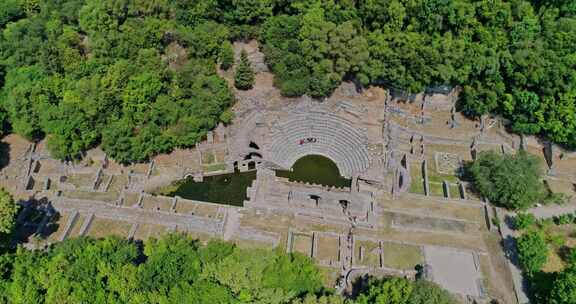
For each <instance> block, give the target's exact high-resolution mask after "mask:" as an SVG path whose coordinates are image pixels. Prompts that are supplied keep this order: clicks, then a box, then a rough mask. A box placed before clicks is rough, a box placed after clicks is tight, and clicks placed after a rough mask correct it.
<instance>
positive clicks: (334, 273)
mask: <svg viewBox="0 0 576 304" xmlns="http://www.w3.org/2000/svg"><path fill="white" fill-rule="evenodd" d="M317 267H318V270H319V271H320V275H321V276H322V283H323V284H324V286H325V287H327V288H333V287H334V286H336V280H337V279H338V276H339V275H340V269H338V268H332V267H324V266H317Z"/></svg>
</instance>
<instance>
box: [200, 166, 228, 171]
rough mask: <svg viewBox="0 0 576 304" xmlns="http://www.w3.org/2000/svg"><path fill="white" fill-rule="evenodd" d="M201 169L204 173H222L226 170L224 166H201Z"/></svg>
mask: <svg viewBox="0 0 576 304" xmlns="http://www.w3.org/2000/svg"><path fill="white" fill-rule="evenodd" d="M202 168H203V169H204V171H205V172H215V171H224V170H226V164H212V165H203V166H202Z"/></svg>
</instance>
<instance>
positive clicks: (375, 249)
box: [354, 241, 380, 267]
mask: <svg viewBox="0 0 576 304" xmlns="http://www.w3.org/2000/svg"><path fill="white" fill-rule="evenodd" d="M360 248H364V256H363V257H362V259H360ZM354 259H355V261H356V264H360V265H364V266H373V267H380V245H379V244H378V243H376V242H371V241H356V248H354Z"/></svg>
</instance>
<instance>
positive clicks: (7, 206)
mask: <svg viewBox="0 0 576 304" xmlns="http://www.w3.org/2000/svg"><path fill="white" fill-rule="evenodd" d="M18 210H19V206H18V205H17V204H16V202H14V199H13V198H12V195H10V193H8V192H7V191H6V190H4V189H2V190H0V234H8V233H10V232H12V229H14V225H16V214H17V213H18Z"/></svg>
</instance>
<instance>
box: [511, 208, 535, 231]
mask: <svg viewBox="0 0 576 304" xmlns="http://www.w3.org/2000/svg"><path fill="white" fill-rule="evenodd" d="M534 224H536V217H535V216H534V214H532V213H523V212H522V213H518V214H517V215H516V217H514V228H516V229H517V230H524V229H528V228H530V227H532V226H533V225H534Z"/></svg>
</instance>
